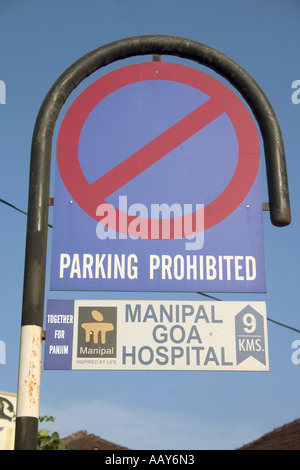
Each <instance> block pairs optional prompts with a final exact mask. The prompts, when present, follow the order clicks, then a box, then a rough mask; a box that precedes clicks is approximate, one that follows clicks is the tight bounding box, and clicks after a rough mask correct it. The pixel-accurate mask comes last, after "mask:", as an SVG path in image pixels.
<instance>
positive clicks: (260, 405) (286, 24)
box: [0, 0, 300, 449]
mask: <svg viewBox="0 0 300 470" xmlns="http://www.w3.org/2000/svg"><path fill="white" fill-rule="evenodd" d="M299 17H300V6H299V3H298V1H297V0H288V1H285V0H272V1H271V0H265V1H264V2H261V1H260V0H251V1H250V0H249V1H248V0H245V1H243V2H241V1H238V0H236V1H235V0H227V1H226V2H224V1H223V0H203V1H202V0H188V1H180V0H159V1H158V0H152V1H151V2H146V1H144V0H98V1H96V0H52V1H51V2H50V1H48V0H26V1H22V0H10V1H8V0H0V80H2V81H4V82H5V85H6V104H1V105H0V155H1V174H0V175H1V176H0V177H1V185H0V187H1V194H0V198H1V199H3V200H5V201H8V202H9V203H11V204H13V205H15V206H16V207H18V208H20V209H22V210H24V211H26V210H27V196H28V185H29V164H30V147H31V138H32V131H33V126H34V123H35V119H36V115H37V113H38V110H39V107H40V105H41V103H42V101H43V99H44V97H45V94H46V93H47V91H48V90H49V88H50V87H51V85H52V84H53V82H54V81H55V80H56V78H57V77H58V76H59V75H60V74H61V73H62V72H63V71H64V70H65V69H66V68H67V67H68V66H69V65H70V64H72V63H73V62H74V61H75V60H77V59H78V58H80V57H81V56H82V55H84V54H85V53H87V52H89V51H90V50H92V49H95V48H96V47H98V46H101V45H104V44H106V43H109V42H111V41H115V40H118V39H122V38H125V37H130V36H138V35H145V34H167V35H174V36H181V37H185V38H189V39H193V40H196V41H199V42H201V43H204V44H207V45H209V46H211V47H213V48H216V49H218V50H220V51H221V52H223V53H224V54H226V55H228V56H230V57H231V58H232V59H233V60H235V61H236V62H238V63H239V64H240V65H241V66H242V67H243V68H245V69H246V70H247V71H248V73H249V74H250V75H252V76H253V78H254V79H255V80H256V81H257V82H258V84H259V85H260V86H261V88H262V89H263V90H264V92H265V93H266V95H267V96H268V98H269V100H270V102H271V104H272V106H273V108H274V110H275V112H276V114H277V117H278V120H279V123H280V126H281V130H282V134H283V138H284V143H285V150H286V158H287V166H288V175H289V187H290V197H291V207H292V217H293V220H292V224H291V225H290V226H288V227H285V228H276V227H274V226H272V225H271V223H270V220H269V215H268V213H264V215H263V217H264V237H265V258H266V273H267V293H266V294H257V295H256V294H249V295H248V294H247V295H245V294H226V295H225V294H218V295H217V296H218V297H219V298H221V299H223V300H247V301H250V300H265V301H266V302H267V312H268V316H269V317H270V318H271V319H273V320H275V321H277V322H281V323H283V324H286V325H290V326H292V327H295V328H297V329H298V330H299V329H300V319H299V302H298V289H299V287H298V286H299V262H300V256H299V244H298V243H299V212H300V211H299V206H298V200H299V194H300V193H299V183H298V175H299V170H300V160H299V158H298V155H299V147H300V145H299V132H298V130H299V124H300V104H299V105H297V104H293V102H292V100H291V97H292V92H293V90H292V83H293V82H294V81H295V80H300V76H299V60H298V58H299V54H300V43H299V27H298V25H299ZM114 66H115V67H117V66H118V65H114ZM101 73H102V72H101ZM97 74H98V75H95V76H97V77H98V76H99V73H98V72H97ZM94 78H95V77H94ZM87 83H90V81H89V80H88V81H87ZM84 86H85V85H81V86H80V87H79V91H80V90H82V89H83V88H84ZM76 93H77V91H76V92H74V96H76ZM71 100H72V99H71ZM53 164H54V159H53ZM262 178H263V198H264V201H267V188H266V178H265V171H264V155H263V152H262ZM52 184H53V183H52ZM52 190H53V188H52ZM52 195H53V194H52ZM0 214H1V231H0V234H1V235H0V236H1V238H0V253H1V256H0V260H1V264H0V266H1V271H0V276H1V282H0V292H1V299H2V303H1V311H0V340H2V341H4V342H5V345H6V363H5V364H0V390H4V391H9V392H16V390H17V374H18V360H19V358H18V352H19V335H20V323H21V308H22V290H23V269H24V254H25V234H26V216H25V215H23V214H21V213H19V212H17V211H15V210H13V209H12V208H10V207H8V206H7V205H5V204H3V203H2V204H1V205H0ZM51 217H52V213H51V211H50V220H51ZM50 241H51V233H49V244H50ZM48 266H49V264H48ZM66 295H67V296H68V297H67V298H69V296H70V293H68V294H66ZM95 295H96V296H97V298H109V297H110V296H111V294H108V293H97V294H95ZM80 296H81V297H82V295H81V293H80ZM74 297H78V293H76V294H74ZM87 297H88V296H87V294H84V297H82V298H87ZM47 298H55V293H53V292H49V267H48V270H47V280H46V299H47ZM189 298H190V299H192V300H195V299H198V297H197V296H196V294H194V295H192V296H190V297H189ZM268 337H269V352H270V372H263V373H256V372H187V371H184V372H172V371H169V372H153V371H152V372H150V371H149V372H137V371H132V372H124V371H123V372H114V371H107V372H93V371H92V372H87V371H83V372H77V371H69V372H62V371H42V382H41V401H40V414H41V415H43V414H47V415H53V416H54V417H55V418H56V422H55V425H54V427H55V429H57V430H58V432H59V433H60V434H61V435H62V436H66V435H68V434H70V433H72V432H76V431H78V430H81V429H86V430H87V431H88V432H90V433H94V434H97V435H100V436H101V437H102V438H104V439H107V440H111V441H114V442H116V443H119V444H121V445H124V446H127V447H130V448H132V449H147V448H148V449H159V448H165V449H167V448H168V449H191V448H193V449H197V448H199V449H234V448H237V447H239V446H241V445H243V444H246V443H248V442H250V441H252V440H254V439H256V438H258V437H260V436H261V435H262V434H263V433H266V432H269V431H271V430H272V429H273V428H275V427H278V426H281V425H283V424H285V423H287V422H290V421H292V420H294V419H297V418H299V380H300V364H298V365H297V364H294V363H293V362H292V353H293V351H294V350H293V349H292V343H293V342H294V341H296V340H299V339H300V338H299V333H297V332H295V331H292V330H290V329H288V328H284V327H281V326H279V325H277V324H274V323H272V322H268Z"/></svg>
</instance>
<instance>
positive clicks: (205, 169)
mask: <svg viewBox="0 0 300 470" xmlns="http://www.w3.org/2000/svg"><path fill="white" fill-rule="evenodd" d="M259 161H260V151H259V139H258V134H257V131H256V127H255V124H254V122H253V120H252V118H251V116H250V114H249V112H248V110H247V108H246V107H245V106H244V104H243V103H242V102H241V101H240V99H239V98H238V97H237V96H236V95H235V94H234V93H233V92H232V91H231V90H230V89H229V88H227V87H226V86H225V85H224V84H223V83H221V82H220V81H218V80H216V79H215V78H213V77H211V76H209V75H207V74H205V73H203V72H200V71H198V70H196V69H192V68H190V67H187V66H183V65H179V64H173V63H161V62H150V63H141V64H137V65H130V66H127V67H123V68H120V69H117V70H115V71H113V72H110V73H108V74H107V75H105V76H103V77H101V78H100V79H98V80H96V81H95V82H94V83H93V84H91V85H90V86H88V87H87V88H86V89H85V90H84V91H83V92H82V93H81V95H80V96H79V97H78V98H77V99H76V100H75V101H74V103H73V104H72V106H71V107H70V108H69V110H68V112H67V113H66V116H65V118H64V120H63V122H62V125H61V127H60V130H59V135H58V141H57V171H56V183H55V202H54V222H53V228H54V230H53V246H52V268H51V289H52V290H115V291H186V292H187V291H189V292H199V291H202V292H264V291H265V272H264V249H263V227H262V202H261V187H260V170H259Z"/></svg>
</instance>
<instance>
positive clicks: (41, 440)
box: [38, 416, 73, 450]
mask: <svg viewBox="0 0 300 470" xmlns="http://www.w3.org/2000/svg"><path fill="white" fill-rule="evenodd" d="M39 421H40V422H41V423H42V422H43V421H46V422H49V421H52V422H54V421H55V418H53V416H41V417H40V418H39ZM38 449H40V450H73V448H72V447H68V446H64V445H63V444H62V443H61V442H60V438H59V434H58V432H52V433H51V432H50V431H48V430H47V429H40V430H39V431H38Z"/></svg>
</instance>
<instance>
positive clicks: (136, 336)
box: [45, 300, 269, 371]
mask: <svg viewBox="0 0 300 470" xmlns="http://www.w3.org/2000/svg"><path fill="white" fill-rule="evenodd" d="M45 369H73V370H82V369H85V370H195V371H197V370H198V371H200V370H210V371H219V370H227V371H267V370H269V357H268V340H267V319H266V304H265V302H222V301H220V302H218V301H216V302H211V301H205V302H200V301H199V302H195V301H193V302H189V301H157V300H155V301H152V300H149V301H146V300H143V301H131V300H129V301H128V300H65V301H62V300H49V301H48V311H47V330H46V348H45Z"/></svg>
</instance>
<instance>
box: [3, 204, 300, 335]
mask: <svg viewBox="0 0 300 470" xmlns="http://www.w3.org/2000/svg"><path fill="white" fill-rule="evenodd" d="M0 202H2V203H3V204H6V205H7V206H9V207H11V208H12V209H15V210H16V211H18V212H21V213H22V214H24V215H28V214H27V212H25V211H22V210H21V209H19V208H18V207H16V206H14V205H13V204H11V203H10V202H7V201H5V200H4V199H0ZM48 227H50V228H53V226H52V225H50V224H48ZM198 294H199V295H203V296H204V297H207V298H209V299H212V300H217V301H219V302H222V299H218V298H217V297H214V296H212V295H209V294H204V292H198ZM267 320H268V321H270V322H272V323H275V324H276V325H279V326H282V327H283V328H287V329H289V330H292V331H295V332H296V333H300V330H298V329H297V328H294V327H292V326H288V325H285V324H284V323H280V322H278V321H276V320H272V318H269V317H267Z"/></svg>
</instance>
